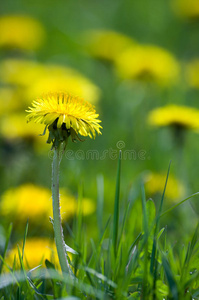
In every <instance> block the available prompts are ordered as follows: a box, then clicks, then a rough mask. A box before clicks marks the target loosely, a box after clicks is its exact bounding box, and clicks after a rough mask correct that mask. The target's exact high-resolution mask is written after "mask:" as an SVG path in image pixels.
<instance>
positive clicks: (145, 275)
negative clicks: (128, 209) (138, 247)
mask: <svg viewBox="0 0 199 300" xmlns="http://www.w3.org/2000/svg"><path fill="white" fill-rule="evenodd" d="M141 191H142V215H143V230H144V241H145V243H144V270H143V283H142V299H143V300H145V299H147V298H146V297H147V280H148V218H147V208H146V196H145V190H144V185H142V187H141Z"/></svg>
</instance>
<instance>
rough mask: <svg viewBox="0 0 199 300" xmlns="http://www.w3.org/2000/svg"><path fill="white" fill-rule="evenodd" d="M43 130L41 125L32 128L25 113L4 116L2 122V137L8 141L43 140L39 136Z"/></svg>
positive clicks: (0, 122)
mask: <svg viewBox="0 0 199 300" xmlns="http://www.w3.org/2000/svg"><path fill="white" fill-rule="evenodd" d="M42 130H43V126H42V125H41V124H36V126H31V124H27V122H26V120H25V113H11V114H8V115H4V116H3V117H2V118H1V121H0V132H1V135H2V136H3V137H5V138H8V139H20V138H23V139H29V140H33V141H35V140H41V137H40V136H39V134H40V133H41V131H42Z"/></svg>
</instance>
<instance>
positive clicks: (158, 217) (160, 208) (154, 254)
mask: <svg viewBox="0 0 199 300" xmlns="http://www.w3.org/2000/svg"><path fill="white" fill-rule="evenodd" d="M170 167H171V161H170V163H169V167H168V171H167V176H166V181H165V185H164V190H163V193H162V198H161V202H160V206H159V209H158V213H157V217H156V223H155V230H154V237H153V248H152V255H151V264H150V272H151V274H153V273H154V268H155V257H156V249H157V234H158V231H159V222H160V217H161V212H162V207H163V201H164V196H165V192H166V187H167V183H168V179H169V172H170Z"/></svg>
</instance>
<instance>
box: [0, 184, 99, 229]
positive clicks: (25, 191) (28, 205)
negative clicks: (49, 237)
mask: <svg viewBox="0 0 199 300" xmlns="http://www.w3.org/2000/svg"><path fill="white" fill-rule="evenodd" d="M60 201H61V215H62V220H63V221H65V220H68V219H70V218H71V217H73V216H74V215H75V213H76V212H77V201H76V199H75V197H74V196H73V195H71V194H70V192H69V191H67V190H65V189H61V191H60ZM51 202H52V196H51V191H50V190H49V189H47V188H44V187H41V186H37V185H35V184H32V183H26V184H23V185H21V186H19V187H16V188H10V189H8V190H7V191H5V192H4V193H3V194H2V195H1V203H0V212H1V215H2V216H9V217H11V218H13V219H15V220H18V221H20V222H25V221H26V220H27V219H29V220H30V222H33V223H36V222H38V219H39V220H40V223H41V222H43V221H44V223H47V222H48V220H49V217H52V203H51ZM94 211H95V205H94V203H93V201H92V200H91V199H88V198H83V199H82V213H83V215H85V216H86V215H89V214H92V213H93V212H94ZM48 223H49V222H48ZM49 224H50V223H49Z"/></svg>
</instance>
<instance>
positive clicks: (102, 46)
mask: <svg viewBox="0 0 199 300" xmlns="http://www.w3.org/2000/svg"><path fill="white" fill-rule="evenodd" d="M85 40H86V42H87V48H88V51H89V53H90V54H91V55H92V56H94V57H97V58H101V59H104V60H108V61H114V60H115V59H116V57H117V56H118V55H119V54H120V53H121V51H124V50H125V49H126V48H127V47H130V46H132V45H134V43H135V42H134V40H133V39H131V38H130V37H128V36H125V35H124V34H122V33H119V32H116V31H112V30H90V31H87V32H86V34H85Z"/></svg>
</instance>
